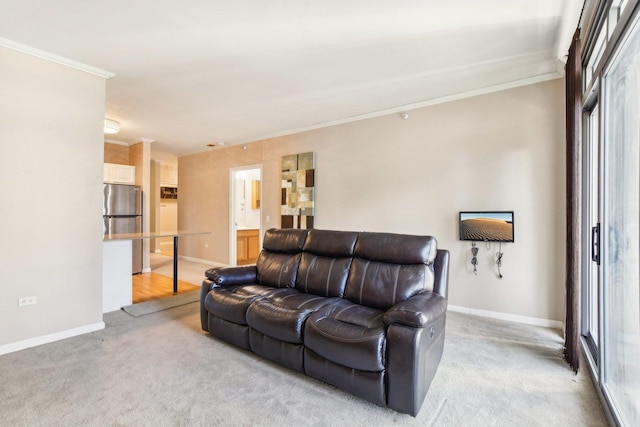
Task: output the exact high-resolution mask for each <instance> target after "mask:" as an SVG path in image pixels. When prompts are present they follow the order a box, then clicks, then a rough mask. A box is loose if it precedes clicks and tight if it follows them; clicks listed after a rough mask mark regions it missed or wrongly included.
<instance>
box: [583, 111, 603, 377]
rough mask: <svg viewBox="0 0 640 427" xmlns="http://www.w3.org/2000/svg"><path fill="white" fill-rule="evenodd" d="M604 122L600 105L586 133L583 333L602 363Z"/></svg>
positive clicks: (591, 114)
mask: <svg viewBox="0 0 640 427" xmlns="http://www.w3.org/2000/svg"><path fill="white" fill-rule="evenodd" d="M599 121H600V109H599V106H598V105H597V104H596V105H595V106H594V107H593V108H592V109H591V111H589V112H588V113H587V116H586V123H585V129H586V135H585V138H584V141H585V147H584V151H583V153H584V160H583V161H584V168H583V170H584V171H585V181H584V197H583V200H584V207H583V212H584V218H583V223H584V224H585V229H584V238H583V242H584V249H583V250H584V253H585V254H589V256H587V257H584V265H583V272H584V275H583V278H582V281H583V282H582V285H583V292H582V296H583V300H582V304H583V311H582V313H583V316H582V322H583V323H582V335H583V336H584V337H585V338H586V340H587V343H588V345H589V350H590V351H591V357H592V358H593V359H594V360H595V361H596V364H598V365H599V362H598V360H599V357H598V339H599V330H600V328H599V315H598V307H599V305H598V301H599V300H600V297H599V289H600V287H599V277H598V275H599V267H598V266H599V264H600V262H599V257H600V253H599V252H600V251H599V250H598V244H599V242H600V224H599V212H598V209H599V206H600V197H599V195H600V191H599V181H600V155H599V153H600V147H599V143H598V141H599V139H598V136H599V135H598V130H599Z"/></svg>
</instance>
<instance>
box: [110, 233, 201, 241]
mask: <svg viewBox="0 0 640 427" xmlns="http://www.w3.org/2000/svg"><path fill="white" fill-rule="evenodd" d="M211 233H212V232H211V231H189V230H178V231H154V232H151V233H126V234H105V235H104V238H103V241H105V242H107V241H111V240H137V239H155V238H157V237H182V236H195V235H202V234H211Z"/></svg>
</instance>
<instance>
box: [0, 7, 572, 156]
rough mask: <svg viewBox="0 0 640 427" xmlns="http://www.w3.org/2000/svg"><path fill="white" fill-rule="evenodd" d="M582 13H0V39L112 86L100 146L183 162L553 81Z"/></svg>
mask: <svg viewBox="0 0 640 427" xmlns="http://www.w3.org/2000/svg"><path fill="white" fill-rule="evenodd" d="M582 3H583V2H582V0H446V1H443V0H402V1H392V0H321V1H320V0H316V1H312V0H271V1H264V0H232V1H230V0H225V1H219V0H187V1H181V2H178V1H176V0H136V1H131V0H111V1H101V2H96V1H88V0H56V1H39V0H15V1H14V0H0V11H1V12H0V38H4V39H8V40H9V41H12V42H17V43H20V44H23V45H27V46H30V47H32V48H36V49H39V50H42V51H45V52H49V53H51V54H54V55H59V56H61V57H64V58H68V59H71V60H73V61H77V62H80V63H82V64H87V65H89V66H92V67H96V68H99V69H102V70H107V71H110V72H112V73H114V74H115V76H114V77H112V78H110V79H109V80H108V82H107V104H106V116H107V117H108V118H111V119H114V120H117V121H119V122H120V123H121V132H120V133H119V134H117V135H115V136H114V137H110V139H112V140H118V141H122V142H126V143H134V142H138V141H140V140H141V138H147V139H151V140H154V141H155V142H154V144H153V147H154V149H157V150H160V151H165V152H168V153H172V154H175V155H183V154H189V153H194V152H199V151H204V150H206V149H207V148H206V144H210V143H212V144H216V143H218V142H219V141H224V142H225V143H226V144H227V145H230V144H237V143H244V142H250V141H255V140H258V139H263V138H266V137H270V136H276V135H283V134H287V133H292V132H295V131H299V130H305V129H312V128H316V127H321V126H324V125H327V124H332V123H341V122H347V121H352V120H356V119H358V118H362V117H372V116H375V115H380V114H388V113H390V112H394V111H401V110H403V109H410V108H415V107H417V106H421V105H427V104H428V103H430V102H437V101H434V100H438V99H443V98H444V99H451V98H455V97H456V96H460V94H463V93H469V92H471V93H478V92H482V91H490V90H492V88H493V89H495V88H496V87H505V86H507V87H508V86H516V85H518V84H523V83H530V82H534V81H540V80H544V79H549V78H552V77H558V76H559V75H560V74H559V70H562V66H563V62H564V56H565V54H566V51H567V50H568V47H569V43H570V39H571V36H572V34H573V32H574V30H575V28H576V26H577V23H578V19H579V15H580V11H581V8H582ZM0 42H1V41H0ZM560 72H561V71H560Z"/></svg>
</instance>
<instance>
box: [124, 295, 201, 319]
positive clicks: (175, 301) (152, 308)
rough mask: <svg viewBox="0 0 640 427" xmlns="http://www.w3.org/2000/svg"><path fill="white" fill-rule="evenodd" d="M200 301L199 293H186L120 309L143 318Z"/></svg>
mask: <svg viewBox="0 0 640 427" xmlns="http://www.w3.org/2000/svg"><path fill="white" fill-rule="evenodd" d="M199 300H200V291H193V292H187V293H185V294H179V295H171V296H168V297H166V298H160V299H154V300H151V301H145V302H140V303H137V304H132V305H127V306H124V307H122V309H123V310H124V311H125V312H126V313H128V314H130V315H132V316H134V317H139V316H145V315H147V314H151V313H156V312H158V311H162V310H166V309H168V308H173V307H178V306H181V305H185V304H189V303H191V302H194V301H199Z"/></svg>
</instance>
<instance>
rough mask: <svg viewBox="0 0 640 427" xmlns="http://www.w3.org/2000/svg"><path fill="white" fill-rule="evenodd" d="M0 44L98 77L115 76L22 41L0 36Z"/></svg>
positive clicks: (108, 77) (107, 77)
mask: <svg viewBox="0 0 640 427" xmlns="http://www.w3.org/2000/svg"><path fill="white" fill-rule="evenodd" d="M0 46H2V47H6V48H8V49H13V50H16V51H18V52H22V53H25V54H27V55H31V56H35V57H37V58H40V59H44V60H46V61H50V62H55V63H56V64H60V65H64V66H67V67H70V68H74V69H76V70H80V71H84V72H85V73H89V74H93V75H96V76H98V77H102V78H105V79H110V78H111V77H113V76H115V74H114V73H112V72H110V71H105V70H101V69H100V68H96V67H92V66H90V65H86V64H82V63H80V62H77V61H74V60H72V59H68V58H64V57H62V56H58V55H54V54H53V53H49V52H45V51H44V50H40V49H36V48H34V47H31V46H27V45H25V44H22V43H18V42H14V41H13V40H9V39H5V38H2V37H0Z"/></svg>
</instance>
